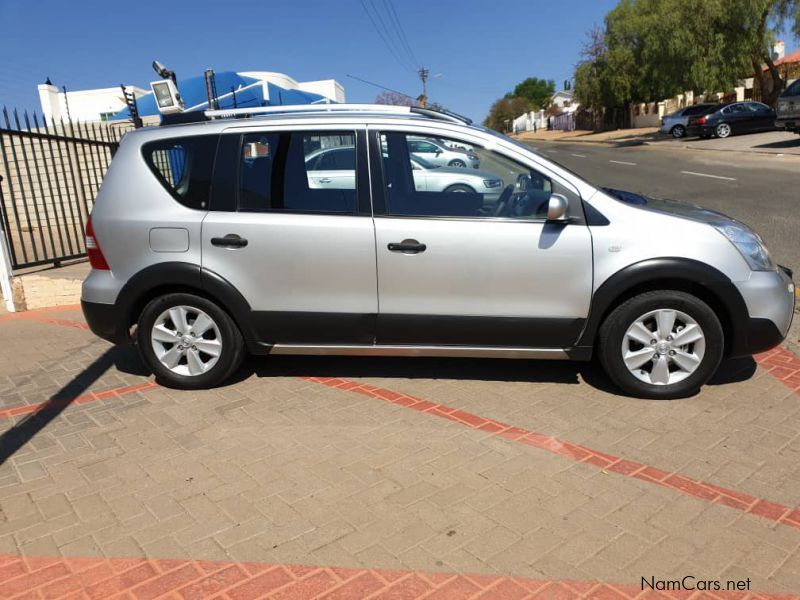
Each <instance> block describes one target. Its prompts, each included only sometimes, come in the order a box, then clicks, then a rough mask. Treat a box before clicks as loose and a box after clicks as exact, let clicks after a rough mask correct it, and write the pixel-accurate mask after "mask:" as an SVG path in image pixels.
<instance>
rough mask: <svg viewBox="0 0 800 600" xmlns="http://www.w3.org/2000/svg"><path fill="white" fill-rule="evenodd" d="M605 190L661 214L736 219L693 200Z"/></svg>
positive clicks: (710, 219) (707, 219) (704, 220)
mask: <svg viewBox="0 0 800 600" xmlns="http://www.w3.org/2000/svg"><path fill="white" fill-rule="evenodd" d="M603 191H604V192H605V193H607V194H609V195H610V196H611V197H612V198H615V199H616V200H619V201H620V202H624V203H625V204H629V205H631V206H634V207H636V208H640V209H642V210H649V211H651V212H657V213H661V214H666V215H671V216H674V217H682V218H684V219H689V220H691V221H698V222H700V223H719V222H720V221H734V220H735V219H732V218H731V217H729V216H728V215H726V214H723V213H721V212H717V211H715V210H710V209H708V208H703V207H702V206H697V205H696V204H692V203H691V202H684V201H682V200H670V199H667V198H654V197H652V196H645V195H643V194H636V193H634V192H626V191H624V190H616V189H613V188H603Z"/></svg>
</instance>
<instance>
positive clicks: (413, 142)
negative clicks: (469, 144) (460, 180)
mask: <svg viewBox="0 0 800 600" xmlns="http://www.w3.org/2000/svg"><path fill="white" fill-rule="evenodd" d="M408 151H409V152H410V153H411V156H413V157H414V158H421V159H422V160H424V161H426V162H428V163H430V164H432V165H436V166H437V167H461V168H464V167H471V168H473V169H477V168H478V167H479V166H480V164H481V161H480V158H478V155H477V154H475V152H474V151H471V150H461V149H460V148H450V147H448V146H446V145H444V144H443V143H441V142H440V141H437V140H436V139H434V138H429V137H411V136H409V137H408Z"/></svg>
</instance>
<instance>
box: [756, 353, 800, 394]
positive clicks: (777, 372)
mask: <svg viewBox="0 0 800 600" xmlns="http://www.w3.org/2000/svg"><path fill="white" fill-rule="evenodd" d="M755 360H756V362H757V363H758V364H759V366H761V368H762V369H765V370H766V371H767V372H769V374H770V375H772V376H773V377H775V379H778V380H779V381H781V382H782V383H783V384H784V385H785V386H786V387H788V388H789V389H791V390H794V391H795V392H800V356H796V355H795V354H794V353H793V352H791V351H790V350H787V349H786V348H784V347H783V346H778V347H777V348H773V349H772V350H768V351H767V352H762V353H761V354H758V355H756V356H755Z"/></svg>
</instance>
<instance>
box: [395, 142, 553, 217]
mask: <svg viewBox="0 0 800 600" xmlns="http://www.w3.org/2000/svg"><path fill="white" fill-rule="evenodd" d="M409 138H412V139H409ZM380 139H381V147H382V151H383V152H382V153H383V161H382V163H383V177H384V190H385V196H386V204H387V207H386V210H387V213H388V214H389V215H395V216H424V217H465V218H511V219H515V218H518V219H541V218H545V217H546V215H547V205H548V201H549V199H550V195H551V193H552V192H553V191H557V190H556V188H554V184H553V182H552V181H551V180H550V179H549V178H547V177H545V176H544V175H542V174H540V173H538V172H537V171H535V170H533V169H531V168H529V167H527V166H525V165H522V164H520V163H518V162H516V161H514V160H512V159H509V158H506V157H505V156H503V155H501V154H498V153H496V152H492V151H489V150H486V149H484V148H481V147H478V146H472V145H470V144H466V143H464V142H459V141H456V140H441V139H439V138H437V140H438V143H436V144H435V145H436V146H438V147H440V148H441V150H440V153H439V155H438V156H436V158H435V160H432V159H429V158H427V157H425V155H424V154H422V153H420V152H418V150H419V149H420V148H421V147H424V145H425V143H427V142H430V143H431V144H433V140H426V139H423V138H421V136H417V135H414V136H411V135H407V134H405V133H383V134H381V137H380ZM453 161H457V162H459V163H461V164H464V165H466V166H462V167H455V166H451V165H452V162H453ZM560 193H561V192H560Z"/></svg>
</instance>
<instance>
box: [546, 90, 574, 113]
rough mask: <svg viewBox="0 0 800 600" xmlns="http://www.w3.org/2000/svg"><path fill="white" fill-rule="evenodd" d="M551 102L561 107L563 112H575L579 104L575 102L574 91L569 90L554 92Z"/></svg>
mask: <svg viewBox="0 0 800 600" xmlns="http://www.w3.org/2000/svg"><path fill="white" fill-rule="evenodd" d="M550 104H551V105H553V106H557V107H559V108H560V109H561V112H565V113H571V112H575V111H576V110H577V108H578V104H577V103H576V102H575V96H574V95H573V93H572V92H570V91H567V90H562V91H560V92H556V93H555V94H553V97H552V98H551V99H550Z"/></svg>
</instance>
